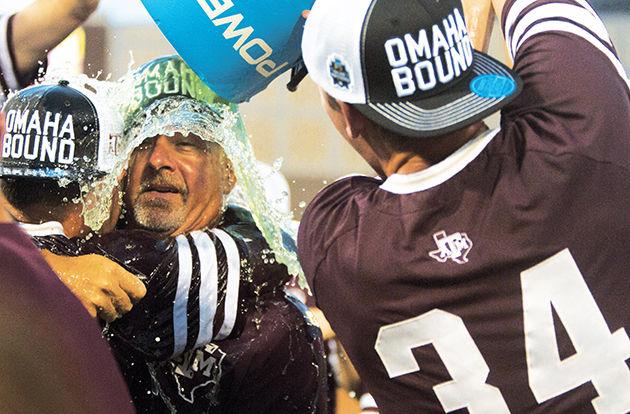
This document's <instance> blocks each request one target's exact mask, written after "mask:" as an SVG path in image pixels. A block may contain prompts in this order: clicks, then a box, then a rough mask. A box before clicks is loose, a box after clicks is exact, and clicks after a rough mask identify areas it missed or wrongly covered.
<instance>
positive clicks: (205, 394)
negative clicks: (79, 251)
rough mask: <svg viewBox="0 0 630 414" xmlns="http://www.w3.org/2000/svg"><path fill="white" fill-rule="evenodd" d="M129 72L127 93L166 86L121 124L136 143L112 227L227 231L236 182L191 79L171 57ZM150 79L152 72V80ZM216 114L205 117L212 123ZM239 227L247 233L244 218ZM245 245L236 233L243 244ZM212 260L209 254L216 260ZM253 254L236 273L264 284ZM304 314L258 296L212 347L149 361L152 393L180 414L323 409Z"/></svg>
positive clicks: (315, 341) (322, 374)
mask: <svg viewBox="0 0 630 414" xmlns="http://www.w3.org/2000/svg"><path fill="white" fill-rule="evenodd" d="M156 68H157V69H156ZM138 72H139V74H138V76H137V79H136V83H135V85H136V86H137V85H143V82H147V83H149V82H151V83H152V85H155V83H158V84H159V85H167V84H168V85H169V86H170V87H169V88H166V87H163V88H161V90H162V94H160V95H159V96H158V97H155V96H153V97H151V98H148V97H147V96H146V95H144V94H143V95H141V96H140V102H139V105H138V106H137V107H135V110H134V109H132V110H131V111H130V113H131V115H128V116H127V117H126V119H127V121H126V126H127V132H126V135H127V137H128V139H129V140H132V141H133V142H134V144H135V145H137V146H136V148H135V150H134V152H133V153H132V155H131V157H130V161H129V167H128V170H127V176H126V189H125V195H124V197H123V201H124V208H125V210H126V213H125V218H124V220H123V221H124V222H122V223H121V225H122V226H123V227H125V228H126V229H144V230H148V231H150V232H152V233H157V234H158V235H159V236H160V237H166V236H170V237H174V236H178V235H181V234H183V233H187V232H193V233H191V234H192V239H194V238H195V234H196V233H199V232H198V231H197V230H202V229H212V228H216V227H217V226H220V227H219V228H229V226H233V221H234V217H235V211H237V209H235V208H233V207H229V208H228V207H227V200H226V198H227V196H228V195H229V194H230V192H231V191H232V189H233V188H234V186H235V184H236V181H237V177H236V175H235V172H234V169H233V166H232V162H231V161H230V160H229V159H228V157H227V156H226V154H225V152H224V150H223V148H222V146H221V145H220V144H219V143H217V142H213V140H214V139H216V138H217V137H216V136H215V135H216V132H217V131H216V127H215V126H216V125H215V124H214V122H216V121H213V122H210V123H211V124H212V125H210V124H209V123H208V120H209V118H208V116H209V114H208V111H207V110H206V109H205V108H207V105H206V104H205V103H203V102H202V99H201V97H200V95H202V94H203V93H204V92H203V91H200V90H199V88H189V89H192V91H193V92H191V94H192V95H194V96H195V97H197V98H199V99H195V98H193V96H190V95H191V94H188V93H186V92H183V91H184V90H185V88H184V87H183V83H184V82H189V84H192V83H194V80H193V79H191V77H193V78H194V79H198V78H196V76H195V75H194V74H193V73H192V71H190V69H189V68H188V67H187V66H186V65H185V64H184V63H183V62H182V61H181V59H180V58H178V57H166V58H160V59H157V60H155V61H153V62H150V63H148V64H147V65H145V67H144V70H143V68H141V69H139V70H138ZM156 73H160V75H159V76H158V77H157V78H154V76H155V74H156ZM180 75H181V78H180ZM138 79H139V80H138ZM182 79H183V80H182ZM179 82H182V86H181V87H180V88H179V89H178V87H177V85H178V84H179ZM199 83H200V82H199ZM205 88H206V87H205V86H201V89H204V90H205ZM167 89H168V90H171V91H175V92H172V93H168V92H166V90H167ZM138 90H142V91H145V89H144V88H142V87H137V88H136V91H138ZM186 90H188V89H186ZM136 97H138V96H136ZM208 100H209V99H205V101H208ZM138 109H140V110H138ZM216 116H217V114H216V113H215V114H213V115H212V117H214V118H215V120H216ZM218 116H219V117H220V115H218ZM164 131H168V135H164ZM147 137H148V138H147ZM134 144H132V145H131V147H134ZM235 162H236V161H235ZM237 214H238V213H237ZM246 214H248V213H246ZM249 221H250V225H251V226H254V227H255V225H254V223H253V219H252V218H251V217H249ZM206 231H208V230H206ZM228 232H229V230H228ZM258 234H259V233H258ZM181 238H182V236H179V237H178V240H180V239H181ZM251 238H252V236H248V234H247V233H244V234H243V240H244V241H245V243H247V244H249V243H250V242H251ZM188 240H191V237H190V236H188ZM196 250H197V252H198V257H199V259H200V260H209V258H208V256H212V254H209V253H208V252H206V251H204V248H203V246H200V245H197V246H196ZM220 255H221V253H220V252H218V251H217V258H220ZM263 256H265V254H264V251H263V254H261V252H260V251H258V252H257V253H252V254H250V256H248V260H249V264H248V265H245V266H244V267H246V268H247V267H249V268H250V269H251V270H250V271H251V272H252V274H253V275H256V274H261V275H262V276H260V277H259V279H263V280H264V272H265V269H266V268H267V267H269V266H278V265H272V264H265V263H266V262H267V261H266V260H265V259H264V257H263ZM269 263H274V261H273V260H272V261H270V262H269ZM196 266H198V265H195V264H193V265H192V267H193V269H194V268H196ZM218 267H219V268H220V267H221V266H220V265H219V266H218ZM282 268H283V269H284V272H285V274H286V268H285V267H284V266H282ZM243 272H245V273H247V272H248V270H243ZM201 273H203V269H201ZM269 276H270V277H271V276H272V275H271V274H269ZM244 278H246V279H247V278H249V277H245V276H244ZM259 283H260V286H259V288H262V289H263V290H264V289H266V288H265V286H266V285H267V283H268V282H265V281H263V282H259ZM148 295H149V294H147V296H148ZM239 300H240V299H239ZM175 306H177V305H175ZM304 311H305V308H301V307H300V305H299V304H297V303H296V301H294V300H292V299H290V298H286V297H285V295H284V292H283V291H282V290H278V291H276V293H274V294H273V295H268V296H266V297H265V298H262V297H261V298H260V299H259V300H257V301H256V304H255V308H254V309H252V310H251V311H250V312H249V313H248V314H247V315H244V316H243V317H242V319H243V320H244V321H243V327H242V329H241V330H240V332H241V333H240V335H239V336H238V337H237V336H232V337H229V338H227V339H223V340H220V341H215V342H213V343H211V344H208V345H205V346H202V347H200V348H197V349H195V350H192V351H190V352H186V353H184V354H183V355H181V356H179V357H177V358H175V359H173V360H169V361H165V362H161V363H151V362H149V363H148V364H147V366H148V367H149V370H150V371H151V378H152V382H153V383H154V386H155V387H156V388H157V390H156V393H157V394H158V396H159V397H160V398H161V399H162V401H164V402H165V404H166V405H167V406H168V408H169V409H170V410H171V411H173V410H175V411H177V412H186V413H196V412H199V413H213V414H215V413H236V412H238V413H280V412H304V413H326V412H328V409H327V386H326V369H325V362H324V360H323V351H322V343H321V332H320V331H319V329H318V328H315V327H314V326H312V325H311V324H310V323H309V322H308V320H307V318H306V317H305V315H304ZM188 313H189V314H190V312H188ZM199 317H200V318H201V317H202V315H201V313H200V315H199ZM190 318H191V316H190V315H188V319H190ZM119 355H120V353H119ZM132 358H133V356H132ZM130 362H131V364H129V365H131V367H130V374H131V375H133V366H137V365H138V364H136V362H137V361H136V362H134V361H130ZM140 365H142V361H141V362H140ZM123 371H124V369H123ZM144 391H145V390H143V389H142V388H139V389H138V390H137V391H134V390H133V389H132V390H131V393H132V395H133V396H134V398H135V396H139V397H140V398H141V399H142V398H143V397H142V394H146V393H145V392H144ZM139 410H140V409H139ZM148 412H155V409H153V410H152V411H148Z"/></svg>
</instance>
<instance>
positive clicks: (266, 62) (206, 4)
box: [197, 0, 289, 78]
mask: <svg viewBox="0 0 630 414" xmlns="http://www.w3.org/2000/svg"><path fill="white" fill-rule="evenodd" d="M197 3H199V5H200V6H201V8H202V9H203V11H204V12H205V13H206V14H207V15H208V17H209V18H210V20H211V21H212V23H213V24H214V25H215V26H222V25H225V24H229V26H228V27H227V28H226V29H225V31H224V32H223V37H224V38H225V39H226V40H228V39H233V38H235V37H237V38H238V39H237V40H236V42H235V43H234V46H233V47H234V50H238V52H239V54H240V55H241V57H242V58H243V60H244V61H245V62H247V64H249V65H252V66H256V71H257V72H258V73H260V74H261V75H262V76H264V77H265V78H268V77H270V76H272V75H273V74H274V73H276V72H278V71H279V70H281V69H282V68H284V67H285V66H286V65H288V64H289V62H284V63H282V64H281V65H277V64H276V62H274V61H273V60H271V59H269V57H270V56H271V55H272V54H273V49H272V48H271V46H269V44H268V43H267V42H265V41H264V40H263V39H260V38H253V39H250V36H252V35H253V34H254V28H253V27H251V26H248V27H241V28H238V25H239V24H240V23H241V22H242V21H243V15H242V14H240V13H239V14H234V15H231V16H225V17H220V18H219V16H221V15H222V14H223V13H225V12H226V11H227V10H229V9H231V8H232V7H233V6H234V4H233V3H232V0H197Z"/></svg>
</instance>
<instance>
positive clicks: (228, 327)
mask: <svg viewBox="0 0 630 414" xmlns="http://www.w3.org/2000/svg"><path fill="white" fill-rule="evenodd" d="M212 233H214V234H215V235H216V236H217V238H218V239H219V240H220V241H221V243H222V244H223V248H224V249H225V255H226V257H227V265H228V279H227V292H226V295H225V316H224V318H223V325H222V326H221V330H220V331H219V333H218V334H217V337H216V339H217V340H219V339H224V338H226V337H227V336H228V335H230V333H232V329H234V324H235V323H236V314H237V312H238V290H239V286H240V283H239V282H240V276H241V257H240V255H239V253H238V247H237V246H236V242H235V241H234V240H233V239H232V237H231V236H230V235H229V234H227V233H226V232H225V231H223V230H219V229H214V230H212Z"/></svg>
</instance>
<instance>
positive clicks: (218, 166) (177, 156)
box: [124, 133, 236, 235]
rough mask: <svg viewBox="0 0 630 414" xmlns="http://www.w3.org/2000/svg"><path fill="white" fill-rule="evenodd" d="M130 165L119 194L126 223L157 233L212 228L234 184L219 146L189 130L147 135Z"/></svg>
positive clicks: (232, 175) (226, 159)
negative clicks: (126, 213)
mask: <svg viewBox="0 0 630 414" xmlns="http://www.w3.org/2000/svg"><path fill="white" fill-rule="evenodd" d="M129 165H130V168H129V171H128V176H127V191H126V193H125V197H124V202H125V205H126V206H127V208H128V209H129V210H130V212H131V217H130V218H129V219H130V222H129V227H132V228H142V229H146V230H149V231H152V232H156V233H160V234H162V235H177V234H181V233H183V232H186V231H190V230H194V229H199V228H204V227H210V228H212V227H215V226H216V225H217V224H218V223H219V221H220V219H221V216H222V213H223V212H224V210H225V205H226V203H225V197H226V196H227V195H228V194H229V193H230V192H231V191H232V189H233V188H234V185H235V183H236V179H235V176H234V172H233V169H232V164H231V162H230V160H229V159H228V158H227V157H226V155H225V152H223V149H222V148H221V146H220V145H219V144H217V143H214V142H208V141H204V140H202V139H201V138H199V137H198V136H196V135H193V134H190V135H187V136H184V135H182V134H181V133H177V134H175V136H173V137H168V136H164V135H161V136H158V137H154V138H151V139H148V140H146V141H145V142H144V143H142V144H141V145H140V146H139V147H138V148H137V149H136V150H135V151H134V153H133V155H132V158H131V160H130V164H129ZM211 189H217V190H216V191H214V190H211Z"/></svg>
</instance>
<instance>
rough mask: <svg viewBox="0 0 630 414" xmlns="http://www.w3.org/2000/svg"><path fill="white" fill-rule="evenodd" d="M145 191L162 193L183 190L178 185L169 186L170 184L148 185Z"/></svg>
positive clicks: (175, 192) (176, 192)
mask: <svg viewBox="0 0 630 414" xmlns="http://www.w3.org/2000/svg"><path fill="white" fill-rule="evenodd" d="M142 192H143V193H161V194H180V193H181V191H179V189H178V188H177V187H173V186H168V185H148V186H146V187H145V188H144V189H143V191H142Z"/></svg>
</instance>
